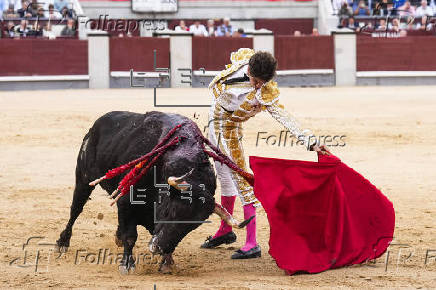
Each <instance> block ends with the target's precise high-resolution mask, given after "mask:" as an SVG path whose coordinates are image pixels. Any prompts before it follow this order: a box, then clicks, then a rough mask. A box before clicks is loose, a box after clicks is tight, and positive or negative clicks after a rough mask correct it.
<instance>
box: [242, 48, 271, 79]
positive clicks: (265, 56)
mask: <svg viewBox="0 0 436 290" xmlns="http://www.w3.org/2000/svg"><path fill="white" fill-rule="evenodd" d="M248 64H249V66H250V74H251V75H252V76H253V77H256V78H260V79H261V80H263V81H265V82H268V81H270V80H271V79H272V78H273V77H274V76H275V74H276V69H277V60H276V59H275V58H274V56H272V54H271V53H269V52H266V51H259V52H256V53H255V54H253V56H252V57H250V61H249V63H248Z"/></svg>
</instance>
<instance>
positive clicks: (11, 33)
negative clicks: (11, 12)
mask: <svg viewBox="0 0 436 290" xmlns="http://www.w3.org/2000/svg"><path fill="white" fill-rule="evenodd" d="M16 36H18V34H17V32H15V24H14V22H13V21H8V26H7V28H6V30H5V31H4V33H3V37H5V38H8V37H9V38H14V37H16Z"/></svg>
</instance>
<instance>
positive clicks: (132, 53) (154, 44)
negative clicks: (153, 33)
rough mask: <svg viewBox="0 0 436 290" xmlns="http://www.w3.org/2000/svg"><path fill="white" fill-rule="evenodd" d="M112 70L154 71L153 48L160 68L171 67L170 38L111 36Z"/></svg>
mask: <svg viewBox="0 0 436 290" xmlns="http://www.w3.org/2000/svg"><path fill="white" fill-rule="evenodd" d="M109 47H110V48H109V55H110V70H111V71H129V70H130V69H133V70H135V71H154V64H153V50H156V56H157V62H156V66H157V67H158V68H169V65H170V58H169V54H170V41H169V38H157V37H122V38H115V37H114V38H111V39H110V45H109Z"/></svg>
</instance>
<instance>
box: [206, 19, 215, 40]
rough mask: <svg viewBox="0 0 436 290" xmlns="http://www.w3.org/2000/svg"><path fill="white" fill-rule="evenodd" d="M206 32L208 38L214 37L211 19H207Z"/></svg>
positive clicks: (213, 24) (213, 26) (213, 23)
mask: <svg viewBox="0 0 436 290" xmlns="http://www.w3.org/2000/svg"><path fill="white" fill-rule="evenodd" d="M206 31H207V35H208V36H215V33H216V29H215V21H214V20H213V19H209V20H208V21H207V27H206Z"/></svg>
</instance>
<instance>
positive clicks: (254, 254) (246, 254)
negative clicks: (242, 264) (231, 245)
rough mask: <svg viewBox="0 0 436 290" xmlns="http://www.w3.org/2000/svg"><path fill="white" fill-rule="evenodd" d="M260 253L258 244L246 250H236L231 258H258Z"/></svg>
mask: <svg viewBox="0 0 436 290" xmlns="http://www.w3.org/2000/svg"><path fill="white" fill-rule="evenodd" d="M261 255H262V252H261V250H260V246H259V245H256V246H255V247H253V248H251V249H250V250H248V251H243V250H241V249H239V250H237V251H236V252H235V253H234V254H233V255H232V259H252V258H259V257H260V256H261Z"/></svg>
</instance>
